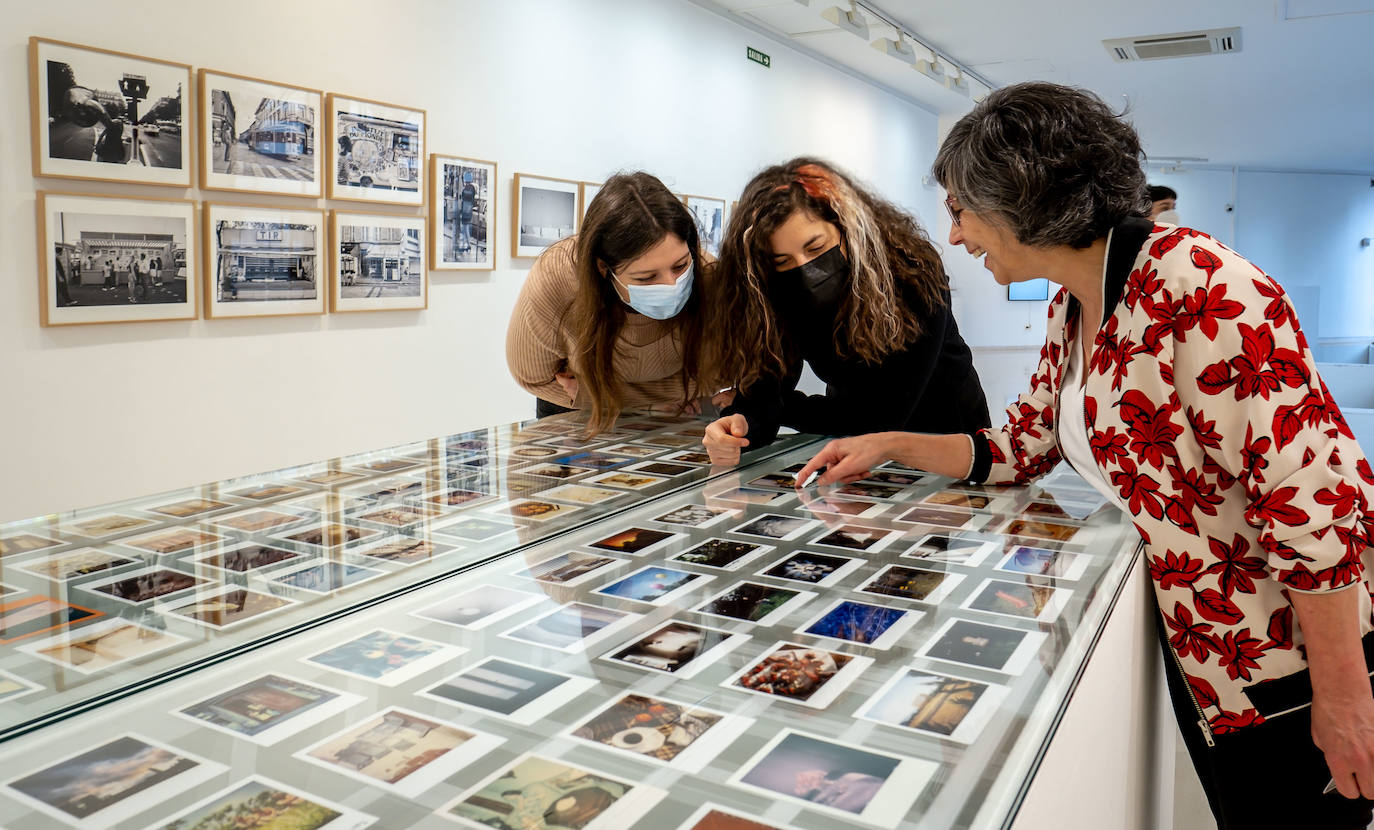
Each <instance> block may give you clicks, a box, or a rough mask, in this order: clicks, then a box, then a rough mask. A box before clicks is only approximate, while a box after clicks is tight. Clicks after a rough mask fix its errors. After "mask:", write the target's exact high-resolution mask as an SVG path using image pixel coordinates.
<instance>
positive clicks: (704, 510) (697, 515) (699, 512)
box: [654, 504, 740, 528]
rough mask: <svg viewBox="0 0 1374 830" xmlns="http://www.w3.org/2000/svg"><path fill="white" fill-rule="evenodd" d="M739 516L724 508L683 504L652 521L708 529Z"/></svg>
mask: <svg viewBox="0 0 1374 830" xmlns="http://www.w3.org/2000/svg"><path fill="white" fill-rule="evenodd" d="M739 515H740V511H738V510H731V509H729V508H725V507H708V506H706V505H704V504H684V505H683V506H681V507H678V508H675V509H673V510H669V511H668V512H667V513H664V514H662V515H661V516H655V517H654V521H656V522H662V523H664V524H670V525H682V526H683V527H696V528H701V527H710V526H711V525H714V524H719V523H720V522H723V521H725V520H727V519H732V518H735V517H736V516H739Z"/></svg>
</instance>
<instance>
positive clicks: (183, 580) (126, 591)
mask: <svg viewBox="0 0 1374 830" xmlns="http://www.w3.org/2000/svg"><path fill="white" fill-rule="evenodd" d="M213 584H214V583H212V582H211V581H210V580H208V579H205V578H203V577H199V576H196V575H194V574H188V573H186V572H184V571H174V570H172V569H171V568H145V569H143V570H138V571H132V572H130V573H125V574H120V575H119V576H116V577H112V578H110V579H105V580H101V581H99V582H87V583H86V584H84V585H82V586H80V587H81V590H83V591H92V592H94V593H97V594H103V595H105V596H107V597H110V598H111V599H117V600H119V601H120V602H128V603H132V604H134V605H138V604H141V603H144V602H149V601H151V600H154V599H157V598H158V597H165V596H168V595H170V594H177V593H180V592H182V591H189V590H190V589H192V588H196V587H201V586H204V587H208V586H210V585H213Z"/></svg>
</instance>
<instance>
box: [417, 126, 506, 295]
mask: <svg viewBox="0 0 1374 830" xmlns="http://www.w3.org/2000/svg"><path fill="white" fill-rule="evenodd" d="M429 163H430V169H429V186H430V189H431V191H432V192H431V193H430V199H429V209H430V223H429V227H430V247H429V250H430V259H429V265H430V268H432V269H434V270H435V271H491V270H494V269H495V268H496V253H495V252H496V182H497V178H496V162H494V161H478V160H477V159H465V158H458V157H457V156H441V155H439V154H438V153H433V154H431V155H430V157H429Z"/></svg>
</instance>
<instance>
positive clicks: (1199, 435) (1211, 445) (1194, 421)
mask: <svg viewBox="0 0 1374 830" xmlns="http://www.w3.org/2000/svg"><path fill="white" fill-rule="evenodd" d="M1184 414H1185V415H1186V416H1187V417H1188V426H1190V427H1192V428H1193V437H1194V438H1196V439H1197V442H1198V443H1199V444H1201V445H1202V446H1204V447H1206V448H1207V449H1210V450H1215V449H1217V448H1219V447H1220V446H1221V435H1220V434H1219V433H1218V432H1217V422H1216V421H1209V420H1207V416H1206V415H1205V414H1204V413H1203V412H1202V410H1200V409H1199V410H1196V411H1194V409H1193V408H1192V407H1191V406H1190V407H1188V410H1187V412H1185V413H1184Z"/></svg>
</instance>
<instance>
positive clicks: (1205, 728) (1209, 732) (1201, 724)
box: [1197, 718, 1217, 746]
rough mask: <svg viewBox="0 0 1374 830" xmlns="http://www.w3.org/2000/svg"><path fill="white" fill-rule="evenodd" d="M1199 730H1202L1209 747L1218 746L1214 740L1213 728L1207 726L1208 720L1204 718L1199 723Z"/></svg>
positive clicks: (1203, 737)
mask: <svg viewBox="0 0 1374 830" xmlns="http://www.w3.org/2000/svg"><path fill="white" fill-rule="evenodd" d="M1197 725H1198V728H1199V729H1201V730H1202V739H1203V740H1204V741H1206V742H1207V745H1208V746H1216V745H1217V742H1216V741H1214V740H1212V727H1211V726H1209V725H1208V724H1207V719H1206V718H1203V719H1202V720H1199V721H1198V722H1197Z"/></svg>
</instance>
